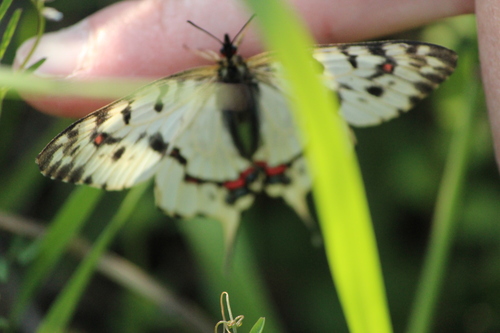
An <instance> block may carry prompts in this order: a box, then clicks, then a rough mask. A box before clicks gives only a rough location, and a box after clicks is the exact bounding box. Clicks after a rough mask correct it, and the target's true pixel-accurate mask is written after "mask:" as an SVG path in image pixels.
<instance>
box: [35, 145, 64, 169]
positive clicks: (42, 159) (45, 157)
mask: <svg viewBox="0 0 500 333" xmlns="http://www.w3.org/2000/svg"><path fill="white" fill-rule="evenodd" d="M62 146H63V145H62V144H52V143H49V145H48V146H47V147H45V149H44V150H43V151H42V152H41V153H40V154H39V155H38V157H37V158H36V163H37V164H38V167H39V168H40V171H44V170H46V169H47V167H49V166H50V163H51V162H52V158H53V157H54V153H55V152H56V151H58V150H59V149H60V148H61V147H62Z"/></svg>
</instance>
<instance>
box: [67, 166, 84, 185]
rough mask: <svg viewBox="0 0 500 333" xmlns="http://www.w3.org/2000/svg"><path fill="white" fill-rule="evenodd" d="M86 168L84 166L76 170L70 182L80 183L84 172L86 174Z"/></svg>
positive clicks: (72, 173) (71, 175)
mask: <svg viewBox="0 0 500 333" xmlns="http://www.w3.org/2000/svg"><path fill="white" fill-rule="evenodd" d="M84 171H85V170H84V167H83V166H80V167H78V168H76V169H74V170H73V171H72V172H71V173H70V174H69V179H68V181H69V182H70V183H78V182H79V181H80V180H81V179H82V176H83V172H84Z"/></svg>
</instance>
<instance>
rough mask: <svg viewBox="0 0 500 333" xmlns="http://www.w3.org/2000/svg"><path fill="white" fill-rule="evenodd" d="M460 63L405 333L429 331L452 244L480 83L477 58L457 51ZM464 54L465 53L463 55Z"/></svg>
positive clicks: (465, 52)
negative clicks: (457, 95)
mask: <svg viewBox="0 0 500 333" xmlns="http://www.w3.org/2000/svg"><path fill="white" fill-rule="evenodd" d="M459 54H461V57H460V66H459V68H458V70H457V73H456V74H455V76H459V77H461V79H458V80H459V81H461V82H467V87H464V88H463V89H461V91H464V95H463V102H462V103H460V105H462V106H463V108H462V109H461V110H454V114H456V115H457V117H460V118H459V119H457V122H456V127H455V130H454V132H455V133H454V134H453V138H452V142H451V144H450V150H449V154H448V157H447V161H446V166H445V170H444V174H443V178H442V181H441V184H440V188H439V193H438V199H437V203H436V208H435V212H434V218H433V222H432V230H431V236H430V241H429V248H428V251H427V254H426V258H425V261H424V266H423V269H422V275H421V278H420V281H419V285H418V287H417V292H416V297H415V301H414V304H413V308H412V311H411V313H410V320H409V324H408V329H407V332H408V333H425V332H429V331H430V328H431V323H432V317H433V314H434V310H435V308H436V303H437V300H438V296H439V291H440V289H441V286H442V284H443V277H444V272H445V269H446V267H447V262H448V259H449V256H450V250H451V246H452V244H453V234H454V231H455V227H456V225H457V222H458V219H457V217H458V212H459V211H460V209H459V207H460V204H461V195H462V193H463V187H464V181H465V176H466V172H467V165H468V163H467V162H468V156H469V153H470V142H471V139H472V128H473V126H474V112H475V110H476V108H477V105H478V104H479V102H478V101H479V99H480V94H479V88H478V86H479V83H478V82H474V83H471V82H470V78H473V77H475V73H476V70H477V68H476V66H477V63H478V61H477V59H476V58H475V57H474V56H471V55H470V53H469V54H467V51H466V50H464V52H459ZM464 54H467V56H463V55H464Z"/></svg>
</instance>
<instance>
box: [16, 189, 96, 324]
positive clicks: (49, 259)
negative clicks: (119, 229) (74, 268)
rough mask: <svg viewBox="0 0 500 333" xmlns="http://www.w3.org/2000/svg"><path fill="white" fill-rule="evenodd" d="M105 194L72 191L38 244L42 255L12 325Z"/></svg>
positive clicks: (26, 283) (27, 278) (24, 287)
mask: <svg viewBox="0 0 500 333" xmlns="http://www.w3.org/2000/svg"><path fill="white" fill-rule="evenodd" d="M102 193H103V191H100V190H97V189H94V188H90V187H79V188H77V189H75V190H74V191H73V193H72V194H71V196H70V197H69V198H68V199H67V200H66V202H65V204H64V206H63V207H62V208H61V209H60V210H59V212H58V214H57V216H56V217H55V218H54V220H53V221H52V223H51V225H50V228H49V229H48V230H47V233H46V234H45V236H44V237H43V238H42V239H41V241H40V244H39V254H38V256H37V258H36V260H35V261H34V262H33V263H32V264H31V266H30V267H29V269H28V271H27V272H26V274H25V277H24V281H23V285H22V286H21V291H20V295H19V298H18V300H17V302H16V304H15V306H14V310H13V311H12V313H11V322H12V323H17V321H18V320H19V318H20V316H21V315H22V313H23V311H24V309H25V307H26V305H27V304H28V302H29V300H30V299H31V298H32V297H33V295H34V293H35V292H36V290H37V288H38V287H39V286H40V285H41V284H42V283H43V281H44V279H46V278H47V276H48V274H49V273H50V271H51V269H52V268H53V267H54V265H55V264H56V263H57V262H58V261H59V259H60V257H61V255H62V254H63V253H64V250H65V249H66V246H67V245H68V243H69V242H70V241H71V239H72V238H73V237H74V236H75V235H76V234H77V233H78V231H79V230H80V229H81V227H82V226H83V223H84V222H85V221H86V220H87V219H88V217H89V216H90V214H91V213H92V211H93V210H94V207H95V205H96V204H97V202H98V201H99V198H100V197H101V195H102Z"/></svg>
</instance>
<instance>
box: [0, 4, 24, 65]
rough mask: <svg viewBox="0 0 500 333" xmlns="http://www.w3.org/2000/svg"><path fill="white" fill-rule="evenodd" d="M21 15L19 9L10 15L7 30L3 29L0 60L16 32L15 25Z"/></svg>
mask: <svg viewBox="0 0 500 333" xmlns="http://www.w3.org/2000/svg"><path fill="white" fill-rule="evenodd" d="M21 13H22V10H21V9H16V10H15V11H14V13H13V14H12V17H11V18H10V20H9V23H8V24H7V28H5V32H4V34H3V37H2V42H1V43H0V60H2V59H3V56H4V54H5V51H7V47H8V46H9V44H10V41H11V40H12V36H13V35H14V32H15V31H16V27H17V23H18V22H19V18H20V17H21Z"/></svg>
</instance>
